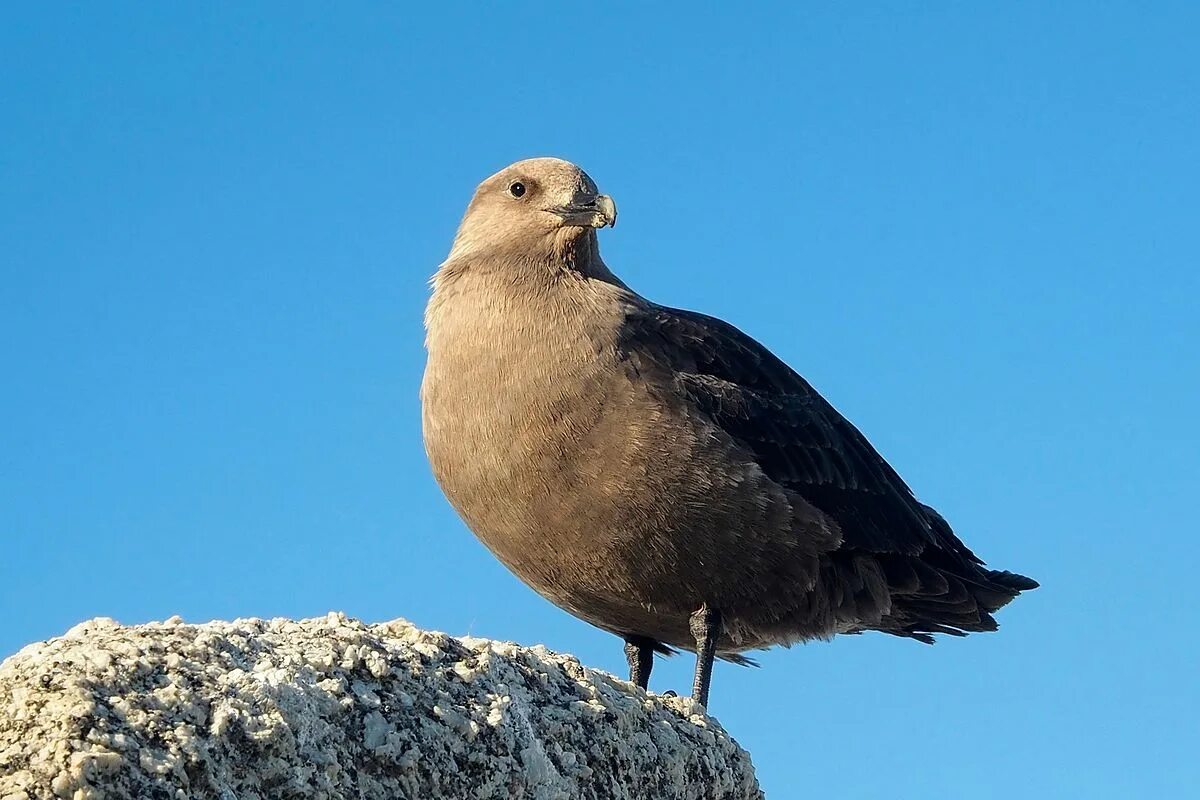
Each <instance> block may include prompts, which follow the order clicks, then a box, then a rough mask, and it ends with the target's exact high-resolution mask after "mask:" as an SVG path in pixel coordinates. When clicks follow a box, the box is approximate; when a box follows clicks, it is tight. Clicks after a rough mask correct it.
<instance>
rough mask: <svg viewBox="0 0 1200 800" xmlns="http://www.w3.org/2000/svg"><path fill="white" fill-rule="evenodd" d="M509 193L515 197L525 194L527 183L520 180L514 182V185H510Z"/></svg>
mask: <svg viewBox="0 0 1200 800" xmlns="http://www.w3.org/2000/svg"><path fill="white" fill-rule="evenodd" d="M508 193H509V194H511V195H512V196H513V197H521V196H523V195H524V194H525V184H523V183H521V182H520V181H516V182H514V183H513V185H512V186H509V187H508Z"/></svg>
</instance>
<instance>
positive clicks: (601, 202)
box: [555, 194, 617, 228]
mask: <svg viewBox="0 0 1200 800" xmlns="http://www.w3.org/2000/svg"><path fill="white" fill-rule="evenodd" d="M555 213H556V214H558V215H559V217H561V218H562V224H563V225H566V226H569V227H574V228H603V227H606V226H607V227H612V226H613V225H616V224H617V204H616V203H614V202H613V199H612V198H611V197H609V196H608V195H606V194H600V195H596V196H594V197H579V198H576V199H575V200H574V201H572V202H571V203H570V204H569V205H565V206H562V207H561V208H557V209H555Z"/></svg>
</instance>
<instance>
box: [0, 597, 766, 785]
mask: <svg viewBox="0 0 1200 800" xmlns="http://www.w3.org/2000/svg"><path fill="white" fill-rule="evenodd" d="M761 796H762V795H761V792H760V791H759V789H758V785H757V783H756V781H755V778H754V771H753V767H752V766H751V763H750V758H749V756H748V755H747V754H746V752H745V751H743V750H742V749H741V748H740V747H738V745H737V743H736V742H734V741H733V739H732V738H730V737H729V736H728V734H726V733H725V732H724V731H723V730H722V729H721V727H720V726H719V725H718V724H717V723H716V722H715V721H714V720H713V719H711V718H709V717H707V716H706V715H704V714H703V713H702V712H700V711H699V710H698V709H694V708H693V707H692V705H691V703H690V701H689V700H686V699H682V698H668V697H659V696H655V695H652V694H648V693H647V692H644V691H642V690H640V689H638V688H636V687H634V686H631V685H630V684H628V683H626V682H625V681H621V680H618V679H616V678H613V677H612V676H609V675H606V674H604V673H602V672H597V671H595V670H591V669H588V668H586V667H584V666H582V665H581V664H580V663H579V662H578V661H577V660H575V659H574V658H572V657H570V656H564V655H559V654H555V653H552V652H550V651H548V650H546V649H545V648H543V647H532V648H523V647H518V646H517V645H514V644H509V643H499V642H492V641H489V640H484V639H455V638H452V637H450V636H447V635H445V634H441V633H432V632H427V631H422V630H419V629H417V628H415V627H414V626H412V625H410V624H409V623H407V622H405V621H403V620H396V621H393V622H385V623H380V624H374V625H368V624H364V623H362V622H359V621H357V620H353V619H348V618H346V617H345V616H342V615H340V614H330V615H329V616H327V617H323V618H318V619H309V620H299V621H296V620H286V619H273V620H260V619H246V620H236V621H234V622H210V623H206V624H201V625H190V624H185V623H183V622H182V621H181V620H179V619H178V618H173V619H170V620H167V621H166V622H161V623H150V624H146V625H136V626H122V625H118V624H117V623H115V622H113V621H112V620H108V619H95V620H91V621H89V622H85V623H82V624H81V625H78V626H76V627H75V628H73V629H71V630H70V631H69V632H67V634H66V635H64V636H62V637H59V638H56V639H51V640H50V641H47V642H41V643H38V644H33V645H29V646H28V647H26V648H24V649H23V650H21V651H20V652H19V653H17V654H15V655H13V656H11V657H10V658H8V659H7V660H5V661H4V662H3V664H0V800H35V799H37V800H40V799H41V798H71V800H116V799H117V798H147V799H149V798H153V799H155V800H158V799H160V798H161V800H184V798H214V800H235V798H236V799H237V800H242V799H243V798H246V799H250V798H256V799H258V800H273V798H314V799H315V798H321V799H324V800H335V799H336V798H355V800H375V799H376V798H378V800H384V798H387V799H388V800H392V799H393V798H412V800H418V799H420V800H424V799H425V798H468V797H469V798H472V800H475V799H476V798H529V800H552V799H556V798H562V800H567V798H614V799H617V800H619V799H620V798H631V799H632V798H656V799H659V798H661V799H663V800H666V799H667V798H689V799H690V798H695V800H724V799H725V798H729V799H730V800H733V799H734V798H739V799H740V798H760V797H761Z"/></svg>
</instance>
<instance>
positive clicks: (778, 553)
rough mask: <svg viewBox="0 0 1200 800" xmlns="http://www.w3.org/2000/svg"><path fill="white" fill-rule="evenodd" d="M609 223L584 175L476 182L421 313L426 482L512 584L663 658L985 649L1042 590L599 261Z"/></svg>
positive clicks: (748, 348)
mask: <svg viewBox="0 0 1200 800" xmlns="http://www.w3.org/2000/svg"><path fill="white" fill-rule="evenodd" d="M616 220H617V207H616V203H615V202H614V201H613V199H612V198H611V197H610V196H608V195H605V194H601V193H600V192H599V190H598V188H597V186H596V184H595V182H594V181H593V180H592V179H591V177H589V176H588V175H587V173H585V172H584V171H583V170H582V169H580V168H579V167H577V166H576V165H574V164H572V163H570V162H568V161H565V160H562V159H558V158H532V159H527V160H523V161H518V162H516V163H514V164H512V165H510V166H508V167H505V168H504V169H502V170H500V171H499V172H497V173H495V174H494V175H492V176H491V177H489V178H487V179H486V180H484V181H483V182H482V183H480V184H479V186H478V188H477V189H476V191H475V193H474V196H473V198H472V199H471V201H470V203H469V205H468V206H467V210H466V213H465V214H464V216H463V217H462V221H461V223H460V225H459V227H458V230H457V233H456V234H455V236H454V240H453V244H452V246H451V248H450V252H449V255H448V256H447V257H446V259H445V260H444V261H443V262H442V263H441V264H440V266H439V267H438V268H437V270H436V272H435V274H434V276H433V278H432V280H431V286H432V291H431V293H430V296H429V300H428V303H427V306H426V309H425V318H424V322H425V346H426V355H427V358H426V365H425V372H424V375H423V378H422V381H421V409H422V433H423V439H424V444H425V450H426V453H427V456H428V459H429V462H430V465H431V467H432V471H433V474H434V477H435V479H436V481H437V483H438V485H439V486H440V488H441V489H442V491H443V493H444V494H445V496H446V498H447V499H448V500H449V502H450V504H451V505H452V506H453V508H454V509H455V510H456V511H457V513H458V514H459V515H460V517H461V518H462V519H463V520H464V522H465V523H466V525H467V527H468V528H469V529H470V530H471V531H472V532H473V533H474V534H475V535H476V536H477V537H478V539H479V540H480V541H481V542H482V543H483V544H484V545H485V546H486V547H487V548H488V549H489V550H490V551H491V552H492V553H493V554H494V555H495V556H496V558H498V559H499V560H500V561H501V562H502V563H503V564H504V565H505V566H506V567H507V568H508V569H509V570H510V571H511V572H513V573H514V574H515V575H516V576H517V577H518V578H519V579H521V580H522V581H524V582H525V583H526V584H528V585H529V586H530V587H531V588H533V589H534V590H535V591H536V592H538V593H539V594H540V595H542V596H543V597H545V598H546V599H548V600H549V601H551V602H552V603H554V604H555V605H557V606H559V607H560V608H562V609H564V610H566V611H567V612H569V613H570V614H572V615H574V616H576V617H578V618H580V619H582V620H584V621H586V622H588V623H590V624H592V625H594V626H596V627H598V628H601V629H603V630H605V631H608V632H610V633H612V634H615V635H616V636H618V637H620V638H621V639H622V640H623V641H624V654H625V657H626V661H627V664H628V667H629V680H630V681H631V682H632V683H634V684H636V685H637V686H640V687H642V688H643V689H646V688H648V686H649V679H650V674H651V670H652V668H653V664H654V656H655V655H656V654H663V655H670V654H674V653H677V652H678V651H680V650H684V651H692V652H694V653H695V654H696V667H695V672H694V677H693V684H692V697H693V699H694V700H695V701H696V702H697V703H699V704H700V705H701V706H703V707H705V708H706V709H707V707H708V703H709V691H710V686H711V679H712V669H713V662H714V659H716V658H720V659H723V660H726V661H730V662H734V663H737V664H753V663H754V662H753V660H752V659H750V658H749V657H747V656H746V655H745V653H747V652H749V651H754V650H760V649H766V648H769V647H772V646H775V645H783V646H789V645H792V644H794V643H799V642H804V641H808V640H814V639H823V640H829V639H832V638H833V637H835V636H836V635H839V634H858V633H862V632H865V631H882V632H884V633H887V634H892V635H894V636H898V637H905V638H908V639H912V640H916V641H919V642H924V643H933V641H934V635H935V634H946V635H950V636H965V635H966V634H968V633H974V632H980V631H992V630H995V629H996V622H995V619H994V617H993V613H994V612H995V611H996V610H997V609H999V608H1000V607H1002V606H1004V605H1005V604H1007V603H1008V602H1009V601H1011V600H1012V599H1013V598H1014V597H1016V596H1017V595H1018V594H1019V593H1020V592H1022V591H1025V590H1029V589H1034V588H1036V587H1037V586H1038V584H1037V582H1036V581H1034V580H1032V579H1030V578H1027V577H1025V576H1023V575H1019V574H1016V573H1013V572H1007V571H999V570H992V569H989V568H987V567H986V566H985V565H984V562H983V561H982V560H981V559H980V558H978V557H977V556H976V555H975V554H974V553H972V552H971V550H970V549H968V548H967V546H966V545H965V544H963V542H962V541H961V540H960V539H959V538H958V537H957V536H956V535H955V533H954V531H953V530H952V529H951V527H950V525H949V524H948V523H947V522H946V520H945V519H944V518H943V517H942V516H941V515H940V514H939V513H938V512H937V511H935V510H934V509H933V508H932V507H930V506H928V505H925V504H924V503H922V502H920V501H919V500H918V499H917V498H916V496H915V495H914V494H913V492H912V491H911V490H910V488H909V487H908V485H907V484H906V483H905V482H904V481H903V480H902V479H901V477H900V476H899V474H897V472H896V471H895V470H894V469H893V468H892V467H891V466H890V465H889V464H888V462H887V461H885V460H884V458H883V457H882V456H881V455H880V454H879V453H878V452H877V451H876V450H875V448H874V447H872V445H871V444H870V443H869V442H868V441H867V439H866V437H865V436H864V435H863V434H862V433H861V432H859V430H858V429H857V428H855V427H854V425H852V424H851V423H850V422H849V421H848V420H847V419H846V418H845V417H843V416H842V415H841V414H840V413H838V412H837V411H836V410H835V409H834V407H833V406H832V405H830V403H829V402H828V401H826V400H825V399H824V398H823V397H822V396H821V395H820V394H818V393H817V391H816V390H815V389H813V387H812V386H811V385H810V384H809V383H808V382H807V381H806V380H805V379H804V378H803V377H801V376H800V375H799V374H798V373H797V372H796V371H794V370H793V369H791V368H790V367H789V366H787V364H785V363H784V362H783V361H782V360H780V359H779V358H778V357H776V356H775V355H774V354H772V353H771V351H770V350H768V349H767V348H766V347H765V346H764V345H762V344H760V343H759V342H757V341H755V340H754V339H752V338H751V337H750V336H748V335H747V334H745V333H743V332H742V331H741V330H739V329H738V328H736V327H734V326H733V325H731V324H729V323H727V322H724V321H722V320H720V319H717V318H715V317H711V316H707V315H704V314H701V313H698V312H694V311H686V310H681V309H676V308H671V307H668V306H663V305H659V304H657V303H654V302H652V301H650V300H648V299H646V298H644V297H642V296H641V295H639V294H638V293H636V292H635V291H634V290H633V289H631V288H630V287H629V286H628V285H626V284H625V283H624V282H623V281H622V280H620V279H619V278H618V277H617V276H616V275H615V274H614V273H613V272H612V271H611V270H610V269H609V268H608V266H607V265H606V264H605V262H604V260H603V259H602V258H601V256H600V250H599V246H598V238H597V232H598V231H599V230H601V229H603V228H605V227H611V226H615V224H616Z"/></svg>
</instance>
